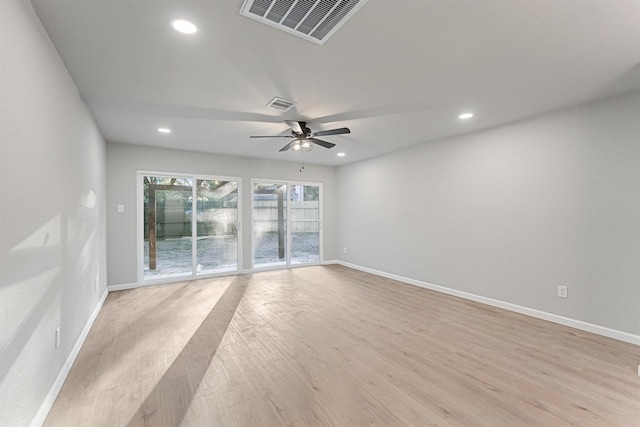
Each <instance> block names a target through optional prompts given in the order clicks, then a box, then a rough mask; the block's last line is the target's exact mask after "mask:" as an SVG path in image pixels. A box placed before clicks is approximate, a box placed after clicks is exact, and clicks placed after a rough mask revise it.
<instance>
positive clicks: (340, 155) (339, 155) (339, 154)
mask: <svg viewBox="0 0 640 427" xmlns="http://www.w3.org/2000/svg"><path fill="white" fill-rule="evenodd" d="M344 156H346V154H345V153H338V157H344Z"/></svg>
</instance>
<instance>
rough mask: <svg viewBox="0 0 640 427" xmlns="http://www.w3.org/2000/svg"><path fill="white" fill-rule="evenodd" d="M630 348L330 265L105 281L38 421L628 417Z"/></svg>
mask: <svg viewBox="0 0 640 427" xmlns="http://www.w3.org/2000/svg"><path fill="white" fill-rule="evenodd" d="M639 363H640V347H638V346H634V345H631V344H626V343H623V342H619V341H615V340H612V339H608V338H604V337H601V336H597V335H593V334H590V333H587V332H582V331H579V330H575V329H571V328H567V327H564V326H560V325H556V324H553V323H549V322H545V321H542V320H538V319H534V318H530V317H527V316H523V315H519V314H516V313H512V312H508V311H505V310H501V309H497V308H493V307H489V306H485V305H482V304H478V303H474V302H470V301H466V300H463V299H459V298H455V297H452V296H448V295H443V294H440V293H437V292H432V291H429V290H425V289H421V288H418V287H414V286H410V285H406V284H403V283H399V282H394V281H392V280H387V279H383V278H380V277H377V276H373V275H369V274H366V273H362V272H359V271H355V270H351V269H348V268H345V267H341V266H324V267H307V268H298V269H292V270H279V271H272V272H263V273H256V274H253V275H245V276H234V277H224V278H215V279H208V280H200V281H196V282H185V283H177V284H171V285H162V286H154V287H146V288H139V289H135V290H130V291H121V292H115V293H111V294H110V295H109V296H108V298H107V300H106V302H105V304H104V306H103V308H102V310H101V312H100V314H99V315H98V318H97V319H96V322H95V324H94V326H93V328H92V330H91V332H90V333H89V336H88V337H87V340H86V341H85V344H84V346H83V347H82V349H81V351H80V354H79V355H78V358H77V360H76V362H75V364H74V366H73V368H72V369H71V372H70V373H69V376H68V377H67V380H66V382H65V384H64V386H63V388H62V390H61V392H60V394H59V396H58V398H57V400H56V402H55V404H54V406H53V408H52V409H51V411H50V413H49V416H48V418H47V420H46V422H45V425H47V426H65V427H66V426H143V425H146V426H180V425H184V426H242V427H244V426H280V425H286V426H295V427H303V426H365V425H366V426H373V425H376V426H404V425H409V426H430V425H439V426H440V425H442V426H446V425H456V426H475V425H478V426H525V425H526V426H535V425H539V426H565V425H575V426H609V425H617V426H636V427H637V426H640V377H638V375H637V371H636V370H637V366H638V364H639Z"/></svg>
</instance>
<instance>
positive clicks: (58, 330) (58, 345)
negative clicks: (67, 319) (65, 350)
mask: <svg viewBox="0 0 640 427" xmlns="http://www.w3.org/2000/svg"><path fill="white" fill-rule="evenodd" d="M58 347H60V326H58V327H57V328H56V348H58Z"/></svg>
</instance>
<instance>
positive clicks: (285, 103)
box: [267, 96, 296, 111]
mask: <svg viewBox="0 0 640 427" xmlns="http://www.w3.org/2000/svg"><path fill="white" fill-rule="evenodd" d="M294 105H296V103H295V102H293V101H289V100H288V99H284V98H278V97H277V96H276V97H275V98H273V99H272V100H271V101H269V103H268V104H267V107H269V108H273V109H274V110H278V111H289V109H290V108H291V107H293V106H294Z"/></svg>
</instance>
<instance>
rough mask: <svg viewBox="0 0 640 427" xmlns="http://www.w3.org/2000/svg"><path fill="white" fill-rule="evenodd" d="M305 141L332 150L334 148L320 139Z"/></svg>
mask: <svg viewBox="0 0 640 427" xmlns="http://www.w3.org/2000/svg"><path fill="white" fill-rule="evenodd" d="M307 141H309V142H313V143H314V144H317V145H320V146H322V147H324V148H332V147H335V146H336V144H333V143H331V142H327V141H323V140H321V139H317V138H307Z"/></svg>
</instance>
